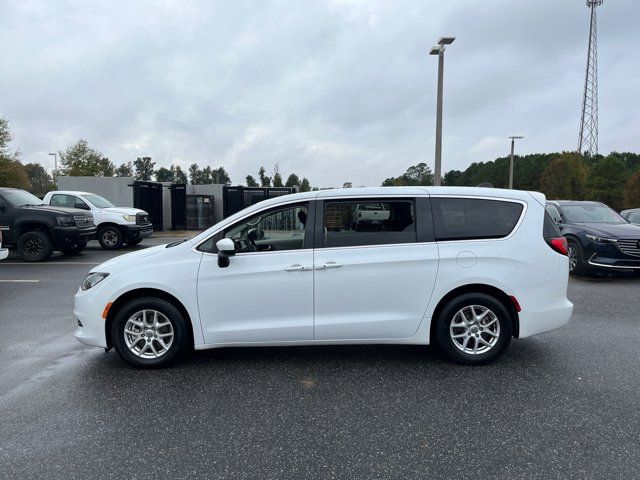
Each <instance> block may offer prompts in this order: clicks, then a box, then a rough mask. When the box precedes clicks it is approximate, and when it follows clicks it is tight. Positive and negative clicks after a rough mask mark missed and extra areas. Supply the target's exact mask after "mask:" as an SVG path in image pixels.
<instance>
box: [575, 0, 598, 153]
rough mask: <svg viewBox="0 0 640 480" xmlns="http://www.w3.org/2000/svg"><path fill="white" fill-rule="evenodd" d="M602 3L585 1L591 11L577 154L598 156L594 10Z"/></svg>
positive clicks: (596, 29) (596, 23) (595, 0)
mask: <svg viewBox="0 0 640 480" xmlns="http://www.w3.org/2000/svg"><path fill="white" fill-rule="evenodd" d="M602 2H603V0H587V7H589V9H590V10H591V26H590V27H589V51H588V53H587V71H586V74H585V80H584V97H583V99H582V115H581V119H580V141H579V144H578V152H580V153H587V152H588V153H589V154H591V155H597V154H598V15H597V13H596V8H597V7H599V6H600V5H602Z"/></svg>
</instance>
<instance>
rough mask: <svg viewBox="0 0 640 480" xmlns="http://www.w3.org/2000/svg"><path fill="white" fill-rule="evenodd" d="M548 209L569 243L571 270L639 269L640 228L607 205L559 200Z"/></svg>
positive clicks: (548, 205)
mask: <svg viewBox="0 0 640 480" xmlns="http://www.w3.org/2000/svg"><path fill="white" fill-rule="evenodd" d="M546 208H547V211H548V212H549V214H550V215H551V217H552V218H553V219H554V221H555V222H556V224H557V225H558V227H559V228H560V231H561V232H562V234H563V235H564V236H565V237H566V238H567V240H568V242H569V271H570V272H571V273H575V274H578V275H584V274H587V273H590V272H591V271H592V270H594V269H600V268H602V269H610V270H626V271H630V270H639V269H640V227H638V226H636V225H630V224H629V223H628V222H627V221H626V220H625V219H624V218H622V217H621V216H620V215H618V214H617V213H616V212H615V211H614V210H612V209H611V208H609V207H608V206H606V205H605V204H603V203H600V202H585V201H568V200H557V201H549V202H547V207H546Z"/></svg>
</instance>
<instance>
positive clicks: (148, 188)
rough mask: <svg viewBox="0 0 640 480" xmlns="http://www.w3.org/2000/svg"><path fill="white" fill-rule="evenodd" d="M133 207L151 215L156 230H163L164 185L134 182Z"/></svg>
mask: <svg viewBox="0 0 640 480" xmlns="http://www.w3.org/2000/svg"><path fill="white" fill-rule="evenodd" d="M133 206H134V207H135V208H139V209H141V210H144V211H145V212H147V213H148V214H149V218H150V220H151V223H152V224H153V229H154V230H162V229H163V221H162V184H161V183H158V182H134V183H133Z"/></svg>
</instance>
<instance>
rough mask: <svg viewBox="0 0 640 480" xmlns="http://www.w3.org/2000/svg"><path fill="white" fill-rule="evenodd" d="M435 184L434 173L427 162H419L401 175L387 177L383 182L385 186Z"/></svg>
mask: <svg viewBox="0 0 640 480" xmlns="http://www.w3.org/2000/svg"><path fill="white" fill-rule="evenodd" d="M414 185H433V173H431V169H430V168H429V166H428V165H427V164H426V163H419V164H418V165H414V166H412V167H409V168H408V169H407V171H406V172H405V173H403V174H402V175H400V176H399V177H391V178H387V179H386V180H385V181H384V182H382V186H383V187H393V186H396V187H397V186H414Z"/></svg>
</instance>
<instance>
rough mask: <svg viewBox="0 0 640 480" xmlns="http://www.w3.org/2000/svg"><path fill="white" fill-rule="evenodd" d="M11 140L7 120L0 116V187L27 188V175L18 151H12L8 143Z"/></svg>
mask: <svg viewBox="0 0 640 480" xmlns="http://www.w3.org/2000/svg"><path fill="white" fill-rule="evenodd" d="M12 140H13V136H12V135H11V130H10V129H9V121H8V120H7V119H6V118H3V117H0V187H12V188H22V189H25V190H26V189H28V188H29V185H30V184H29V177H28V176H27V172H26V171H25V169H24V166H23V165H22V163H20V152H17V151H16V152H12V151H11V148H10V147H9V143H11V141H12Z"/></svg>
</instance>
